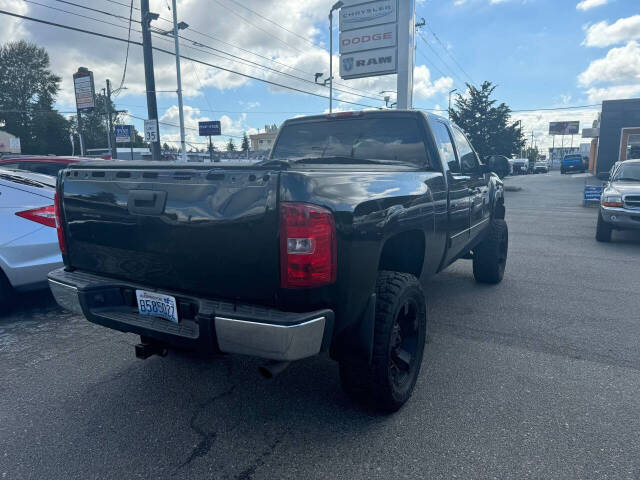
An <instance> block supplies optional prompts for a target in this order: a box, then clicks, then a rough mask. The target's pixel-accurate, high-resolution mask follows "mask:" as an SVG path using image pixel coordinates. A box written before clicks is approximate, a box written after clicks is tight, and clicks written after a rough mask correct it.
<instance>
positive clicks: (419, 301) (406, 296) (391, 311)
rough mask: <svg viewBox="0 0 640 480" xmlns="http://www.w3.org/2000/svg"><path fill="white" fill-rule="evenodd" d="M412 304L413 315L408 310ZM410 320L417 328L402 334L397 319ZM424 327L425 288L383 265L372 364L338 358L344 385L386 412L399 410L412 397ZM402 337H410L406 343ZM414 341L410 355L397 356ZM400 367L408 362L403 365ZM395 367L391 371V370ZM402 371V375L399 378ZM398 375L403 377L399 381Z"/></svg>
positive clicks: (425, 326)
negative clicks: (402, 357) (400, 357)
mask: <svg viewBox="0 0 640 480" xmlns="http://www.w3.org/2000/svg"><path fill="white" fill-rule="evenodd" d="M413 309H415V319H413V318H414V316H413V315H409V314H407V311H408V310H413ZM406 321H409V322H410V323H411V324H412V326H413V327H415V331H414V332H413V331H412V332H409V334H407V335H405V338H402V340H400V345H399V346H398V341H399V340H398V339H399V338H401V336H402V335H404V330H402V328H401V327H400V323H401V322H406ZM426 333H427V311H426V302H425V296H424V292H423V291H422V287H421V286H420V282H419V281H418V279H417V278H416V277H414V276H413V275H410V274H408V273H399V272H390V271H381V272H379V274H378V279H377V281H376V312H375V329H374V343H373V356H372V361H371V364H370V365H368V364H366V363H365V362H362V363H355V362H353V361H341V362H340V382H341V384H342V388H343V390H344V391H345V392H346V393H347V394H348V395H350V396H351V397H352V398H354V399H356V400H358V401H364V402H372V403H373V404H374V406H375V407H377V408H379V409H380V410H383V411H386V412H395V411H397V410H399V409H400V408H401V407H402V406H403V405H404V404H405V403H406V402H407V400H409V398H410V397H411V394H412V393H413V389H414V387H415V384H416V381H417V379H418V375H419V373H420V366H421V364H422V357H423V354H424V344H425V340H426ZM404 342H409V343H410V344H411V345H409V343H407V345H406V346H405V343H404ZM411 346H412V347H414V348H413V351H412V352H411V355H410V357H409V358H410V361H409V362H408V364H407V363H405V362H406V358H407V357H404V359H405V360H403V361H402V362H399V361H398V360H399V359H398V358H397V357H396V355H398V349H399V348H400V347H403V348H405V349H404V350H403V349H400V350H401V353H402V354H404V353H407V352H408V350H411V348H410V347H411ZM401 366H402V367H406V370H405V369H404V368H401ZM394 373H395V374H394ZM400 375H402V378H401V379H400V378H399V377H400ZM400 380H402V381H400Z"/></svg>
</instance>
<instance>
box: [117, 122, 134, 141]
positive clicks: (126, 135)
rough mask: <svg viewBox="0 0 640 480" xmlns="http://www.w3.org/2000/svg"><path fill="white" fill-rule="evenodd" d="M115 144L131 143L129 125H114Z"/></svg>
mask: <svg viewBox="0 0 640 480" xmlns="http://www.w3.org/2000/svg"><path fill="white" fill-rule="evenodd" d="M114 129H115V133H116V143H127V142H131V141H132V139H131V138H132V135H133V127H132V126H131V125H115V126H114Z"/></svg>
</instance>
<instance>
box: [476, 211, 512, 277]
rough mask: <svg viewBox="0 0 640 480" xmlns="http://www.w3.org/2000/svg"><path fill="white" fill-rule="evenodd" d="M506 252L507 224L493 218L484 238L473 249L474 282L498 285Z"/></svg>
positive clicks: (507, 239)
mask: <svg viewBox="0 0 640 480" xmlns="http://www.w3.org/2000/svg"><path fill="white" fill-rule="evenodd" d="M508 250H509V229H508V228H507V222H505V221H504V220H500V219H497V218H494V219H492V220H491V224H490V225H489V232H488V233H487V236H486V238H485V239H484V240H483V241H482V242H481V243H479V244H478V246H476V248H474V249H473V276H474V278H475V279H476V282H479V283H490V284H496V283H500V282H501V281H502V278H503V277H504V270H505V267H506V264H507V253H508Z"/></svg>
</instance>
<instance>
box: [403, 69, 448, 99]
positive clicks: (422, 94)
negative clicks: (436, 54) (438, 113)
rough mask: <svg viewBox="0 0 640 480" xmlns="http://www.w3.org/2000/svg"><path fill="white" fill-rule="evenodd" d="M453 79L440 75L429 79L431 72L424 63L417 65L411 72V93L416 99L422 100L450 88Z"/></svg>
mask: <svg viewBox="0 0 640 480" xmlns="http://www.w3.org/2000/svg"><path fill="white" fill-rule="evenodd" d="M452 86H453V79H452V78H451V77H440V78H438V79H437V80H435V81H431V72H430V71H429V69H428V68H427V67H425V66H424V65H419V66H417V67H416V68H415V70H414V73H413V95H414V97H415V99H416V100H424V99H428V98H431V97H433V96H434V95H437V94H438V93H446V92H448V91H449V90H451V87H452Z"/></svg>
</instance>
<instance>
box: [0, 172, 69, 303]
mask: <svg viewBox="0 0 640 480" xmlns="http://www.w3.org/2000/svg"><path fill="white" fill-rule="evenodd" d="M55 183H56V180H55V178H53V177H51V176H48V175H41V174H36V173H31V172H22V171H15V170H5V169H0V225H1V226H2V228H0V313H3V312H6V311H7V310H8V309H9V306H10V303H11V300H12V297H13V292H14V291H28V290H36V289H39V288H47V274H48V273H49V272H50V271H51V270H54V269H56V268H58V267H60V266H62V257H61V256H60V249H59V247H58V236H57V234H56V220H55V214H54V194H55Z"/></svg>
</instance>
